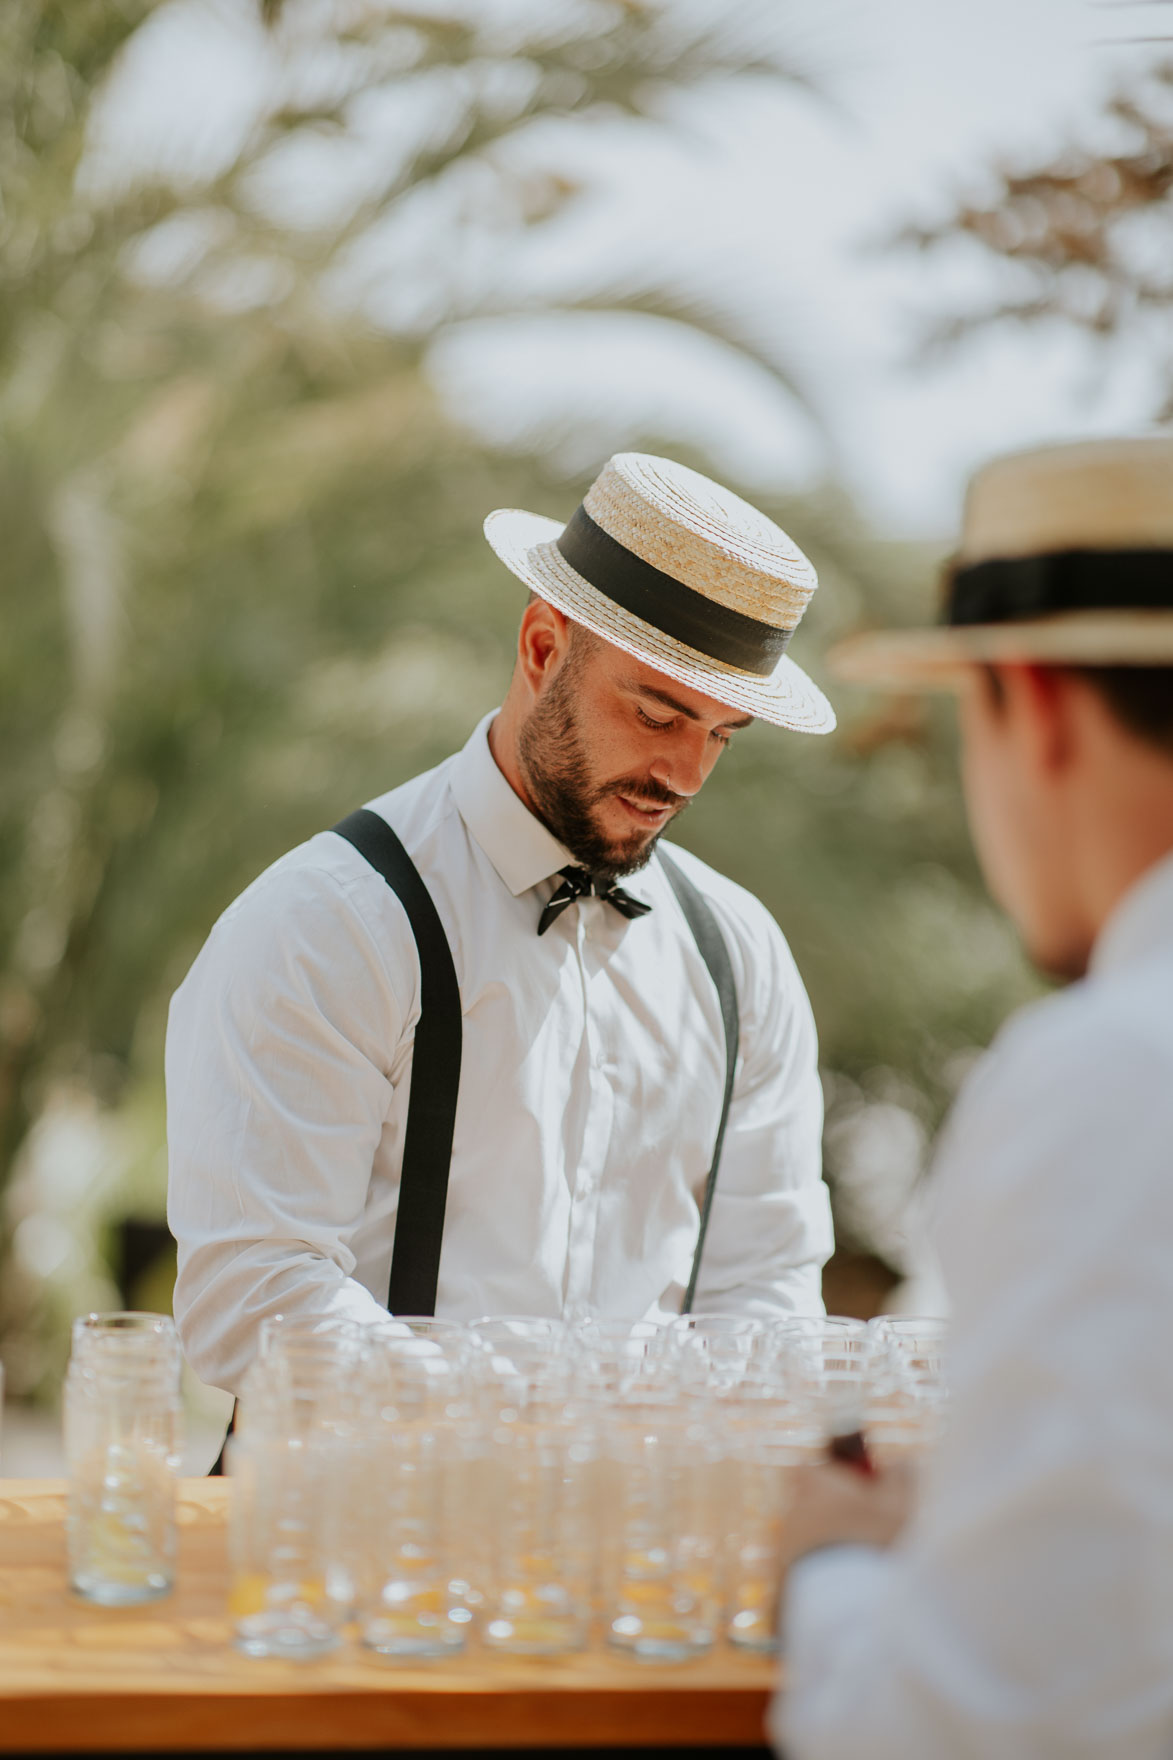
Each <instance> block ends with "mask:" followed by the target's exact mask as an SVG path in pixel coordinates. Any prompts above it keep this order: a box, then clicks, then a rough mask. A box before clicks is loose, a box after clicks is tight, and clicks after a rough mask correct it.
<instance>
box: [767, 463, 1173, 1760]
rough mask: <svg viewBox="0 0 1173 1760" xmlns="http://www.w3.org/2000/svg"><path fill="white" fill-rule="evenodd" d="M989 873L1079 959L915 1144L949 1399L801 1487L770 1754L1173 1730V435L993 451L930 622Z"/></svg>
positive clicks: (877, 647)
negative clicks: (910, 1428) (895, 1452)
mask: <svg viewBox="0 0 1173 1760" xmlns="http://www.w3.org/2000/svg"><path fill="white" fill-rule="evenodd" d="M839 665H840V670H841V672H842V673H843V675H844V676H849V677H853V678H856V679H860V680H865V681H875V682H877V683H881V684H889V683H891V684H898V685H901V686H903V687H904V688H932V687H934V686H938V685H940V686H948V687H950V688H953V689H955V690H957V692H958V693H959V696H960V705H961V727H962V739H963V747H964V783H965V792H966V798H967V804H968V808H969V816H970V821H971V825H972V827H973V833H974V838H975V842H976V844H977V848H978V853H979V855H980V858H981V861H982V864H983V867H984V869H985V872H986V876H987V879H988V882H989V885H990V888H991V890H992V891H993V893H994V894H995V896H996V897H997V898H998V899H999V901H1000V902H1001V903H1002V904H1003V905H1004V906H1005V908H1006V909H1007V910H1008V911H1009V913H1010V915H1011V917H1012V918H1013V919H1014V921H1015V923H1016V925H1017V926H1018V928H1019V930H1020V931H1021V934H1022V937H1023V940H1024V942H1025V944H1026V946H1027V948H1028V950H1029V952H1030V953H1031V955H1032V957H1033V958H1034V960H1035V962H1036V963H1037V964H1038V965H1039V966H1040V967H1041V968H1042V969H1043V970H1044V971H1045V972H1047V973H1049V974H1052V975H1053V976H1056V977H1058V978H1060V979H1065V980H1069V981H1070V982H1069V984H1068V987H1067V988H1065V989H1064V990H1062V991H1061V992H1060V993H1059V994H1057V995H1054V996H1052V997H1050V998H1048V999H1047V1000H1046V1001H1044V1002H1042V1003H1039V1004H1037V1005H1035V1006H1034V1007H1032V1008H1029V1009H1027V1010H1026V1011H1025V1012H1024V1013H1023V1014H1021V1015H1020V1016H1018V1017H1017V1018H1016V1019H1015V1020H1014V1021H1013V1022H1011V1024H1010V1025H1009V1026H1008V1027H1007V1028H1006V1029H1004V1031H1003V1032H1002V1034H1001V1035H1000V1036H999V1038H998V1040H997V1041H996V1043H995V1045H994V1046H993V1048H992V1050H991V1051H990V1052H989V1053H988V1054H987V1056H986V1057H985V1059H984V1060H983V1061H982V1064H981V1065H980V1066H979V1068H978V1069H977V1071H976V1072H975V1074H974V1075H973V1076H972V1077H971V1079H970V1081H969V1082H968V1084H967V1086H966V1088H965V1090H964V1091H963V1093H962V1095H961V1097H960V1099H959V1101H958V1104H957V1106H956V1108H955V1111H954V1113H953V1116H952V1119H951V1121H950V1123H949V1125H948V1127H947V1130H946V1132H945V1136H944V1140H943V1142H942V1145H941V1147H940V1151H939V1154H938V1160H937V1166H936V1171H935V1181H934V1184H935V1194H936V1205H937V1237H938V1246H939V1251H940V1256H941V1260H942V1265H943V1270H944V1274H945V1279H946V1285H947V1288H948V1291H949V1294H950V1297H951V1301H952V1308H953V1315H952V1345H951V1382H952V1389H953V1406H952V1415H951V1423H950V1426H949V1431H948V1434H947V1436H946V1437H945V1439H944V1441H943V1443H942V1444H941V1445H940V1447H939V1448H938V1450H937V1451H936V1452H935V1454H934V1456H933V1458H932V1460H931V1461H930V1462H929V1464H928V1465H927V1467H926V1470H925V1473H924V1478H923V1482H922V1484H921V1486H920V1494H919V1496H918V1497H917V1499H916V1502H915V1509H914V1513H913V1514H912V1517H911V1520H910V1521H908V1523H907V1525H905V1516H906V1513H907V1511H906V1507H905V1505H906V1496H905V1487H904V1484H903V1482H902V1481H901V1480H900V1479H898V1478H896V1477H895V1476H893V1475H890V1474H888V1475H886V1474H884V1473H880V1474H879V1475H877V1476H875V1477H872V1478H866V1477H864V1476H862V1475H860V1474H858V1473H856V1474H854V1475H853V1474H851V1473H849V1472H847V1471H846V1470H844V1469H843V1468H838V1467H833V1466H828V1467H820V1468H817V1469H815V1470H814V1471H813V1473H812V1474H811V1475H809V1476H808V1478H807V1480H806V1483H805V1487H804V1489H803V1491H802V1492H801V1494H800V1496H799V1498H798V1501H797V1504H796V1507H795V1508H794V1509H793V1511H792V1512H791V1517H790V1526H789V1529H788V1535H789V1538H788V1548H789V1554H790V1557H791V1559H792V1560H794V1561H796V1562H793V1563H792V1565H791V1569H790V1571H789V1579H788V1593H787V1603H788V1610H787V1634H788V1680H789V1694H788V1697H787V1699H786V1701H785V1702H784V1703H780V1704H779V1706H778V1708H777V1710H776V1713H775V1724H776V1731H777V1734H778V1737H779V1740H780V1741H781V1743H782V1745H783V1747H784V1750H785V1753H786V1755H787V1757H788V1760H847V1757H848V1756H851V1760H858V1756H860V1755H861V1754H866V1755H867V1756H868V1760H897V1757H899V1760H946V1757H948V1760H971V1757H972V1760H978V1757H982V1760H985V1757H989V1760H994V1757H995V1756H996V1757H997V1760H1026V1757H1028V1756H1029V1757H1030V1760H1051V1757H1054V1760H1058V1757H1059V1756H1062V1757H1063V1760H1073V1757H1075V1756H1099V1757H1102V1760H1108V1757H1109V1756H1110V1757H1111V1760H1157V1756H1161V1757H1162V1760H1167V1756H1169V1755H1170V1754H1173V1349H1171V1341H1173V439H1167V438H1159V437H1150V438H1139V439H1135V440H1117V441H1097V442H1090V443H1084V444H1077V445H1067V446H1058V447H1052V448H1047V449H1045V450H1039V451H1034V452H1030V453H1026V454H1022V455H1019V456H1013V457H1009V458H1003V459H1000V460H998V461H997V462H995V463H994V464H992V465H990V466H988V467H987V468H986V469H985V470H983V471H982V472H980V473H979V474H978V476H977V477H976V479H975V480H974V482H973V484H972V485H971V488H970V492H969V497H968V501H967V505H966V514H965V529H964V536H963V539H962V544H961V551H960V555H959V557H958V558H957V561H956V563H955V565H954V567H953V569H952V571H951V578H950V581H949V585H948V596H947V604H946V614H945V627H943V628H940V629H937V630H934V631H925V632H919V633H903V634H897V633H892V634H887V635H877V636H873V637H859V638H856V639H855V641H854V642H853V643H852V644H849V645H847V646H845V647H844V648H843V649H841V650H840V659H839Z"/></svg>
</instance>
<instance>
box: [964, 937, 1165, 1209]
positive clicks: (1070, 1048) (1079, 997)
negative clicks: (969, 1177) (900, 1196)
mask: <svg viewBox="0 0 1173 1760" xmlns="http://www.w3.org/2000/svg"><path fill="white" fill-rule="evenodd" d="M1170 978H1173V968H1171V969H1170V970H1169V972H1168V973H1167V974H1166V975H1163V974H1162V973H1161V972H1160V971H1155V972H1154V971H1148V972H1145V971H1143V970H1140V971H1137V972H1133V973H1128V974H1119V975H1113V976H1112V977H1111V978H1110V979H1109V978H1099V977H1092V978H1085V979H1082V980H1080V981H1079V982H1078V983H1075V984H1072V985H1071V986H1070V987H1069V988H1068V989H1066V990H1063V991H1060V992H1058V993H1056V994H1055V995H1052V996H1048V997H1045V998H1043V999H1042V1000H1041V1001H1039V1002H1035V1003H1032V1004H1030V1005H1029V1006H1028V1007H1026V1008H1024V1009H1021V1010H1020V1011H1019V1012H1018V1013H1017V1014H1016V1015H1014V1016H1012V1018H1011V1019H1010V1020H1009V1021H1008V1022H1007V1023H1006V1025H1005V1026H1004V1027H1003V1028H1002V1029H1001V1031H1000V1032H999V1033H998V1035H997V1037H996V1038H995V1040H994V1042H993V1044H992V1045H991V1046H990V1049H989V1050H988V1051H987V1052H986V1054H985V1056H984V1057H982V1058H981V1059H980V1060H979V1062H978V1064H977V1065H976V1067H975V1069H974V1070H973V1072H972V1073H971V1075H970V1076H969V1078H968V1080H967V1081H966V1083H965V1086H964V1087H963V1089H962V1091H961V1093H960V1095H959V1096H958V1100H957V1104H956V1106H955V1107H954V1110H953V1113H952V1115H951V1118H950V1120H949V1122H948V1125H947V1127H946V1131H945V1134H944V1137H943V1140H942V1146H941V1150H942V1155H943V1157H944V1158H945V1159H950V1158H952V1156H953V1155H955V1154H960V1155H961V1157H962V1159H964V1160H969V1159H970V1158H971V1157H972V1156H973V1155H974V1154H975V1153H976V1154H979V1155H981V1156H982V1157H983V1158H984V1168H985V1171H984V1173H983V1179H984V1180H985V1181H987V1185H988V1183H989V1182H996V1181H997V1180H998V1179H999V1177H1000V1175H999V1170H1000V1169H1001V1168H1004V1169H1005V1170H1006V1174H1007V1177H1008V1178H1011V1179H1013V1178H1016V1177H1017V1174H1016V1172H1015V1170H1016V1169H1019V1170H1021V1169H1023V1168H1027V1167H1029V1165H1030V1164H1031V1163H1032V1161H1033V1162H1035V1163H1038V1164H1040V1165H1042V1164H1050V1163H1052V1162H1054V1164H1055V1166H1056V1168H1058V1167H1059V1165H1060V1161H1062V1164H1063V1166H1064V1168H1066V1170H1067V1171H1066V1172H1064V1173H1063V1174H1062V1177H1063V1178H1065V1179H1067V1180H1069V1181H1070V1182H1071V1183H1072V1185H1074V1182H1075V1176H1074V1173H1073V1171H1072V1169H1073V1168H1074V1166H1075V1165H1076V1164H1084V1163H1086V1164H1087V1165H1088V1167H1089V1169H1090V1170H1091V1175H1092V1176H1093V1177H1094V1176H1095V1168H1096V1164H1097V1161H1099V1162H1101V1163H1102V1164H1104V1165H1106V1163H1104V1162H1103V1158H1104V1157H1105V1156H1108V1157H1110V1156H1111V1154H1112V1148H1111V1146H1112V1144H1114V1143H1115V1144H1116V1145H1117V1146H1118V1152H1119V1153H1121V1154H1125V1155H1131V1156H1132V1158H1133V1160H1134V1161H1135V1162H1137V1163H1139V1162H1140V1161H1142V1160H1145V1159H1146V1158H1148V1157H1149V1155H1150V1151H1151V1152H1153V1153H1155V1154H1156V1156H1157V1159H1158V1160H1160V1161H1161V1162H1162V1163H1163V1162H1164V1160H1165V1159H1166V1152H1165V1149H1164V1147H1163V1144H1164V1143H1165V1142H1167V1140H1168V1137H1169V1136H1170V1135H1171V1134H1173V983H1170V982H1168V981H1167V980H1168V979H1170ZM1064 1144H1066V1145H1068V1148H1069V1150H1070V1155H1069V1156H1067V1152H1066V1151H1064V1152H1063V1155H1062V1156H1061V1155H1060V1151H1061V1149H1062V1146H1063V1145H1064ZM1064 1157H1066V1159H1065V1158H1064Z"/></svg>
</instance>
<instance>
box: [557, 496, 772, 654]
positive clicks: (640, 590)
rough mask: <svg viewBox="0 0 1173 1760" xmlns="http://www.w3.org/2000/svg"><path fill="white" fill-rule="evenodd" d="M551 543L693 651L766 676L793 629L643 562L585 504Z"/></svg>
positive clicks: (595, 582) (588, 577)
mask: <svg viewBox="0 0 1173 1760" xmlns="http://www.w3.org/2000/svg"><path fill="white" fill-rule="evenodd" d="M555 543H556V544H557V547H558V549H559V550H560V551H561V553H562V555H563V556H564V557H565V559H566V561H567V562H569V564H570V566H571V568H573V569H574V570H575V571H576V572H577V573H578V574H580V575H581V576H582V578H583V579H584V580H585V581H589V582H590V584H591V586H592V587H597V588H598V590H599V592H600V593H604V594H606V596H607V598H608V599H611V600H613V601H614V603H615V604H616V605H621V606H622V607H623V609H624V610H625V611H630V612H631V613H632V615H633V616H635V617H639V618H642V620H643V621H644V623H650V624H651V626H652V628H653V629H658V630H659V631H660V632H661V634H663V635H666V636H671V637H672V639H673V641H677V642H683V643H685V645H686V646H687V647H689V648H695V649H696V651H697V653H698V654H707V655H708V657H709V659H710V660H723V661H724V662H725V664H726V665H727V666H736V667H738V668H739V670H740V671H742V672H753V673H756V674H757V676H758V677H759V678H765V677H768V676H769V674H770V673H771V672H773V670H774V668H775V666H777V664H778V662H779V660H780V659H781V658H782V656H783V654H784V653H785V652H786V646H787V643H788V642H789V640H790V638H791V636H792V635H793V634H794V631H793V630H790V629H775V628H774V626H773V624H771V623H759V621H758V619H757V618H756V617H747V616H746V615H745V613H744V612H742V611H731V610H730V609H729V607H728V606H727V605H718V604H717V603H716V602H715V601H714V600H712V599H707V598H706V597H705V595H704V594H703V593H698V592H696V591H695V589H694V588H692V587H688V586H685V584H684V582H683V581H678V580H675V579H674V578H673V576H672V575H670V574H665V573H664V571H663V570H662V569H659V568H656V567H655V565H654V564H653V563H651V562H645V561H644V559H643V557H642V556H636V555H634V554H633V552H632V551H630V550H628V549H626V548H625V546H624V545H622V544H621V543H620V542H619V540H618V539H617V538H613V537H612V536H611V534H610V532H605V531H604V530H603V528H602V526H598V525H596V524H595V522H594V520H593V519H592V518H591V516H590V514H589V513H588V512H587V510H586V508H585V507H581V506H580V507H578V508H577V509H576V510H575V512H574V513H573V514H572V515H571V518H570V520H569V522H568V523H567V526H566V529H565V530H564V531H563V533H562V535H561V537H559V538H557V539H556V540H555Z"/></svg>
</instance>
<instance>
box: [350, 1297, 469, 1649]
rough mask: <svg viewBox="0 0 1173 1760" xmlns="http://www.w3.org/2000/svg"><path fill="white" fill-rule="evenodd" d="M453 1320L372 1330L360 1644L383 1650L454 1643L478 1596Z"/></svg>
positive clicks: (458, 1643)
mask: <svg viewBox="0 0 1173 1760" xmlns="http://www.w3.org/2000/svg"><path fill="white" fill-rule="evenodd" d="M461 1330H462V1329H460V1328H455V1329H452V1330H448V1329H447V1328H444V1329H442V1330H439V1329H436V1328H427V1329H422V1330H418V1331H415V1332H412V1331H410V1330H408V1329H406V1328H404V1327H403V1326H402V1324H401V1323H400V1322H399V1321H393V1322H389V1323H388V1325H386V1326H385V1327H380V1328H377V1329H376V1332H375V1336H374V1340H373V1345H372V1351H371V1357H370V1361H369V1363H368V1367H367V1382H368V1387H369V1389H370V1393H371V1410H370V1413H369V1415H368V1420H367V1426H366V1429H365V1434H364V1452H365V1461H364V1475H363V1477H364V1495H363V1499H362V1503H363V1510H364V1522H365V1525H366V1528H367V1532H368V1537H369V1551H368V1560H369V1569H368V1571H367V1573H366V1575H365V1577H364V1580H363V1584H362V1589H361V1593H360V1600H359V1620H360V1627H361V1632H362V1641H363V1643H364V1644H365V1645H366V1646H367V1648H368V1649H370V1650H373V1651H375V1652H376V1653H377V1654H379V1655H382V1656H388V1657H415V1658H427V1657H442V1656H448V1655H454V1654H455V1653H457V1652H458V1651H460V1650H462V1649H463V1648H464V1646H465V1644H466V1642H467V1639H468V1629H469V1625H470V1622H471V1620H472V1617H473V1606H474V1604H475V1603H476V1602H477V1601H478V1600H479V1598H480V1593H481V1590H480V1585H479V1584H478V1586H477V1588H476V1590H474V1588H473V1585H472V1583H470V1581H469V1575H470V1574H471V1575H472V1576H474V1577H475V1576H477V1575H478V1573H477V1571H476V1570H475V1568H474V1570H473V1571H472V1572H471V1573H470V1572H468V1570H467V1565H468V1554H467V1552H466V1550H465V1548H464V1546H463V1545H462V1541H464V1540H465V1539H467V1538H471V1536H470V1534H469V1530H468V1527H467V1526H466V1521H467V1512H466V1510H465V1508H464V1498H465V1497H466V1496H467V1494H468V1491H469V1490H470V1489H471V1487H472V1482H473V1474H472V1473H471V1472H470V1471H469V1468H470V1463H471V1456H472V1450H471V1449H470V1442H471V1440H472V1438H473V1435H474V1432H475V1420H474V1418H473V1414H472V1411H471V1405H470V1400H469V1381H468V1371H467V1368H466V1363H467V1347H466V1345H465V1342H464V1339H463V1336H461Z"/></svg>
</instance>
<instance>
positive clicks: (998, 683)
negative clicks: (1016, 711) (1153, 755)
mask: <svg viewBox="0 0 1173 1760" xmlns="http://www.w3.org/2000/svg"><path fill="white" fill-rule="evenodd" d="M1056 670H1062V671H1063V672H1066V673H1068V674H1069V675H1070V676H1071V677H1072V678H1081V679H1082V680H1083V682H1084V683H1085V684H1086V685H1089V686H1090V687H1091V689H1092V690H1094V691H1095V692H1096V694H1097V695H1098V696H1099V697H1100V698H1101V699H1102V701H1103V702H1104V703H1105V704H1106V705H1107V708H1108V710H1109V711H1110V713H1111V715H1112V717H1113V719H1114V720H1115V721H1117V722H1118V723H1119V725H1120V726H1121V727H1123V728H1126V729H1127V731H1128V732H1129V733H1131V734H1133V735H1134V736H1135V738H1137V739H1139V740H1143V741H1144V743H1145V745H1149V746H1155V747H1156V748H1157V750H1158V751H1161V752H1168V753H1169V755H1170V756H1171V757H1173V666H1064V667H1062V668H1057V669H1056ZM982 671H983V673H984V674H985V679H986V684H987V686H988V687H989V692H990V696H991V698H992V699H993V701H994V702H995V703H996V704H998V705H999V706H1000V705H1001V704H1002V703H1003V702H1004V701H1005V692H1004V690H1003V689H1002V680H1001V678H1000V677H999V676H998V669H997V667H996V666H988V665H987V666H983V667H982Z"/></svg>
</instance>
